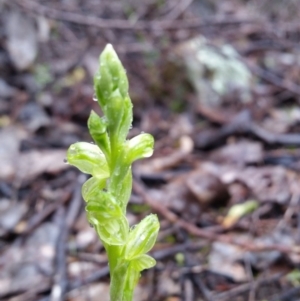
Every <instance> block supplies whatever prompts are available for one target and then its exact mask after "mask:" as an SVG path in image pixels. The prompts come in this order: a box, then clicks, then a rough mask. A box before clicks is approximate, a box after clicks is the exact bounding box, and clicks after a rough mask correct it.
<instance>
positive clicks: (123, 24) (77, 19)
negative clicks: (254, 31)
mask: <svg viewBox="0 0 300 301" xmlns="http://www.w3.org/2000/svg"><path fill="white" fill-rule="evenodd" d="M14 2H15V3H17V4H18V5H19V6H21V7H22V8H24V9H26V10H29V11H33V12H34V13H37V14H41V15H45V16H47V17H48V18H51V19H56V20H62V21H67V22H71V23H76V24H80V25H84V26H94V27H98V28H103V29H108V28H110V29H136V30H156V29H159V30H167V29H186V28H198V27H202V26H226V25H240V24H248V23H253V22H255V21H254V20H245V19H243V20H241V19H235V20H234V19H231V20H228V19H220V20H212V21H209V22H203V21H202V20H201V19H199V18H190V19H187V20H176V21H173V20H155V21H136V22H131V21H128V20H116V19H114V20H112V19H101V18H98V17H93V16H84V15H81V14H78V13H72V12H67V11H60V10H56V9H53V8H50V7H47V6H44V5H41V4H38V3H36V2H34V1H31V0H14Z"/></svg>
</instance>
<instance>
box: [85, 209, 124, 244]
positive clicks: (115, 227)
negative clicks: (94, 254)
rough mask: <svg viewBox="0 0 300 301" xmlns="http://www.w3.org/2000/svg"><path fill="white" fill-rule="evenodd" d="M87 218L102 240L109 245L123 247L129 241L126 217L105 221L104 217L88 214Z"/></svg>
mask: <svg viewBox="0 0 300 301" xmlns="http://www.w3.org/2000/svg"><path fill="white" fill-rule="evenodd" d="M87 218H88V221H89V222H90V224H92V225H93V226H94V227H95V229H96V231H97V234H98V235H99V237H100V239H101V240H102V241H104V242H105V243H107V244H109V245H115V246H122V245H124V244H125V243H126V241H127V239H128V231H129V226H128V221H127V219H126V217H125V216H124V215H121V216H120V217H118V218H110V219H103V218H102V216H100V215H98V214H96V213H92V212H88V213H87Z"/></svg>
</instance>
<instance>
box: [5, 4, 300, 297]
mask: <svg viewBox="0 0 300 301" xmlns="http://www.w3.org/2000/svg"><path fill="white" fill-rule="evenodd" d="M299 15H300V6H299V1H297V0H287V1H275V0H274V1H268V0H262V1H254V0H252V1H251V0H249V1H245V0H244V1H243V0H224V1H217V0H194V1H193V0H176V1H175V0H164V1H158V0H144V1H138V0H137V1H134V0H127V1H107V0H105V1H93V0H88V1H85V0H76V1H65V0H56V1H47V0H41V1H32V0H0V300H7V301H8V300H10V301H26V300H28V301H37V300H38V301H46V300H47V301H48V300H49V301H62V300H68V301H96V300H101V301H106V300H108V292H109V274H108V266H107V257H106V255H105V252H104V248H103V245H102V244H101V243H100V242H99V240H98V238H97V236H96V233H95V231H94V229H92V228H91V227H90V226H89V224H88V222H87V220H86V216H85V211H84V203H83V201H82V198H81V185H82V183H83V182H84V181H85V180H86V179H87V177H86V176H85V175H83V174H81V173H80V172H79V171H78V170H76V169H75V168H72V167H71V166H69V165H67V164H65V163H64V159H65V156H66V150H67V148H68V147H69V145H70V144H72V143H74V142H77V141H87V142H90V141H91V138H90V136H89V134H88V130H87V126H86V122H87V119H88V116H89V113H90V111H91V110H92V109H93V110H95V111H98V112H99V108H98V106H97V103H96V102H94V101H93V94H94V93H93V85H92V79H93V75H94V73H95V71H96V70H97V68H98V56H99V54H100V52H101V51H102V50H103V48H104V46H105V45H106V44H107V43H111V44H113V45H114V47H115V49H116V51H117V53H118V54H119V56H120V59H121V61H122V62H123V64H124V66H125V68H126V70H127V74H128V77H129V83H130V95H131V98H132V102H133V104H134V122H133V128H132V130H131V133H130V135H131V136H134V135H136V134H139V133H140V132H148V133H151V134H152V135H153V136H154V138H155V141H156V144H155V152H154V155H153V156H152V157H151V158H149V159H147V160H142V161H139V162H137V163H136V164H135V165H134V167H133V174H134V183H133V194H132V197H131V199H130V204H129V206H128V219H129V221H130V224H131V225H133V224H136V223H138V221H139V220H140V219H141V218H143V216H145V215H146V214H148V213H150V212H155V213H157V214H158V216H159V219H160V222H161V230H160V233H159V237H158V241H157V243H156V245H155V247H154V249H153V250H152V251H151V255H152V256H153V257H154V258H156V260H157V265H156V267H155V268H153V269H151V270H148V271H145V272H143V273H142V277H141V280H140V283H139V284H138V287H137V289H136V295H135V301H180V300H184V301H194V300H197V301H200V300H206V301H227V300H228V301H232V300H235V301H244V300H245V301H256V300H257V301H263V300H265V301H284V300H286V301H297V300H298V301H299V300H300V149H299V146H300V108H299V102H300V43H299V42H300V23H299ZM99 113H100V112H99ZM99 296H100V297H99ZM99 298H100V299H99Z"/></svg>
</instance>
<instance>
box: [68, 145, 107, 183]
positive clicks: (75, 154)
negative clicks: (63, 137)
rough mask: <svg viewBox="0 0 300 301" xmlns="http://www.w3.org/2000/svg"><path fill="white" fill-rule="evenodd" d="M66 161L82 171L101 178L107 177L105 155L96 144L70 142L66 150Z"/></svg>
mask: <svg viewBox="0 0 300 301" xmlns="http://www.w3.org/2000/svg"><path fill="white" fill-rule="evenodd" d="M67 161H68V163H69V164H71V165H73V166H75V167H77V168H78V169H79V170H81V171H82V172H84V173H87V174H91V175H93V176H94V177H97V178H102V179H103V178H108V177H109V168H108V165H107V162H106V159H105V156H104V154H103V153H102V152H101V150H100V148H99V147H98V146H97V145H94V144H91V143H87V142H77V143H74V144H72V145H71V146H70V147H69V149H68V152H67Z"/></svg>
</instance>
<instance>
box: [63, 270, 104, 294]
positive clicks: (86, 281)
mask: <svg viewBox="0 0 300 301" xmlns="http://www.w3.org/2000/svg"><path fill="white" fill-rule="evenodd" d="M108 274H109V267H108V266H106V267H104V268H102V269H100V270H98V271H97V272H95V273H93V274H91V275H90V276H88V277H86V278H84V279H78V280H74V281H73V282H71V283H70V284H69V287H68V292H70V291H72V290H74V289H76V288H79V287H81V286H83V285H86V284H90V283H92V282H95V281H98V280H99V279H101V278H103V277H105V276H108Z"/></svg>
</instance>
